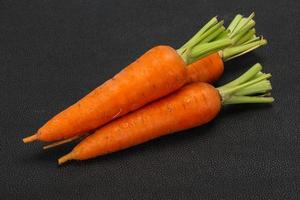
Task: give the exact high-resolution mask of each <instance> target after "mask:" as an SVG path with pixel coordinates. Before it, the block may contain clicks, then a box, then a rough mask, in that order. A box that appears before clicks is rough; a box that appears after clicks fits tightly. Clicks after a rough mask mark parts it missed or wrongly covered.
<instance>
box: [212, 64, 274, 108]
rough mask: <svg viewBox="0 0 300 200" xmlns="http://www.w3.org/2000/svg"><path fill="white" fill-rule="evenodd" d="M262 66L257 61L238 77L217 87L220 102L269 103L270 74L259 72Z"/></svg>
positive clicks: (271, 98)
mask: <svg viewBox="0 0 300 200" xmlns="http://www.w3.org/2000/svg"><path fill="white" fill-rule="evenodd" d="M261 70H262V66H261V65H260V64H259V63H257V64H255V65H253V66H252V67H251V68H250V69H249V70H248V71H247V72H245V73H244V74H243V75H241V76H240V77H239V78H237V79H235V80H233V81H231V82H229V83H227V84H226V85H223V86H221V87H219V88H217V89H218V90H219V93H220V96H221V98H222V104H223V105H226V104H240V103H271V102H273V101H274V98H273V97H271V96H270V95H271V94H270V91H271V89H272V86H271V83H270V81H269V80H268V79H269V78H270V77H271V74H265V73H262V72H261Z"/></svg>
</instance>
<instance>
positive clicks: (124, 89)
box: [23, 13, 274, 164]
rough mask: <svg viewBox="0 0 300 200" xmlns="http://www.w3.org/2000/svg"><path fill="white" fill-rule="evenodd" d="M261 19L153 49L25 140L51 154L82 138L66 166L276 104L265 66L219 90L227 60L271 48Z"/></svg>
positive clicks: (239, 20) (216, 27)
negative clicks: (231, 110) (233, 109)
mask: <svg viewBox="0 0 300 200" xmlns="http://www.w3.org/2000/svg"><path fill="white" fill-rule="evenodd" d="M253 17H254V13H252V14H251V15H250V16H249V17H244V16H242V15H240V14H238V15H236V16H235V18H234V19H233V20H232V21H231V23H230V24H229V26H228V27H227V28H225V27H224V21H223V20H221V21H220V20H218V19H217V18H216V17H214V18H212V19H211V20H210V21H209V22H208V23H206V24H205V25H204V26H203V27H202V28H201V29H200V30H199V31H198V32H197V33H196V34H195V35H194V36H193V37H192V38H191V39H190V40H188V41H187V42H186V43H185V44H184V45H182V47H180V48H179V49H177V50H176V49H174V48H172V47H170V46H165V45H160V46H156V47H153V48H152V49H150V50H149V51H147V52H146V53H145V54H143V55H142V56H141V57H139V58H138V59H137V60H136V61H134V62H133V63H131V64H130V65H128V66H127V67H125V68H124V69H123V70H122V71H121V72H119V73H118V74H116V75H115V76H114V77H113V78H111V79H109V80H107V81H106V82H105V83H103V84H102V85H100V86H99V87H97V88H96V89H94V90H93V91H91V92H90V93H89V94H88V95H86V96H85V97H83V98H82V99H80V100H79V101H78V102H76V103H75V104H73V105H71V106H70V107H68V108H67V109H65V110H63V111H62V112H60V113H58V114H57V115H56V116H54V117H53V118H52V119H50V120H49V121H48V122H47V123H46V124H44V125H43V126H42V127H41V128H40V129H38V131H37V132H36V133H35V134H34V135H32V136H29V137H26V138H24V139H23V142H24V143H28V142H33V141H36V140H39V141H44V142H54V143H52V144H50V145H47V146H45V147H44V148H45V149H46V148H51V147H55V146H57V145H61V144H63V143H67V142H70V141H72V140H75V139H78V138H80V139H81V142H80V143H79V144H78V145H77V146H75V148H74V149H73V150H72V151H71V152H70V153H68V154H66V155H65V156H63V157H61V158H60V159H59V160H58V162H59V164H62V163H64V162H66V161H68V160H85V159H90V158H94V157H97V156H101V155H105V154H108V153H112V152H115V151H119V150H122V149H125V148H129V147H132V146H134V145H138V144H141V143H144V142H146V141H149V140H152V139H154V138H157V137H160V136H163V135H167V134H171V133H175V132H178V131H182V130H185V129H189V128H193V127H196V126H200V125H202V124H205V123H208V122H209V121H211V120H212V119H214V118H215V117H216V116H217V114H218V113H219V111H220V109H221V107H222V106H224V105H227V104H240V103H271V102H273V101H274V99H273V98H272V97H271V96H270V91H271V89H272V87H271V83H270V81H269V80H268V79H269V78H270V77H271V75H270V74H265V73H263V72H262V66H261V65H260V64H255V65H254V66H252V67H251V68H250V69H249V70H248V71H246V72H245V73H244V74H243V75H241V76H240V77H239V78H237V79H235V80H233V81H232V82H230V83H228V84H226V85H223V86H221V87H218V88H215V87H214V86H212V85H211V84H212V83H213V82H214V81H216V80H218V79H219V78H220V77H221V75H222V73H223V70H224V62H225V61H227V60H230V59H233V58H236V57H239V56H241V55H243V54H245V53H248V52H250V51H252V50H254V49H256V48H258V47H260V46H263V45H265V44H266V43H267V41H266V40H265V39H264V38H263V37H262V36H256V30H255V21H254V20H253Z"/></svg>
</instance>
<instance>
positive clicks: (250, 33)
mask: <svg viewBox="0 0 300 200" xmlns="http://www.w3.org/2000/svg"><path fill="white" fill-rule="evenodd" d="M255 33H256V30H255V28H252V29H251V30H249V31H248V32H247V33H246V34H244V35H243V36H242V37H241V38H240V39H239V40H237V41H236V42H235V45H241V44H243V43H245V42H247V41H249V40H251V39H252V38H253V37H255Z"/></svg>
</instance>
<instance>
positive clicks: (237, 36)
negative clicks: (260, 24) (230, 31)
mask: <svg viewBox="0 0 300 200" xmlns="http://www.w3.org/2000/svg"><path fill="white" fill-rule="evenodd" d="M254 26H255V22H254V21H253V20H252V21H250V22H249V23H248V24H247V25H246V26H244V27H243V28H242V29H240V31H239V32H237V33H236V34H235V35H234V37H231V39H232V40H233V43H234V44H235V43H236V42H237V41H238V40H240V39H241V38H242V37H243V36H244V35H246V34H247V33H248V32H249V30H251V29H252V28H253V27H254Z"/></svg>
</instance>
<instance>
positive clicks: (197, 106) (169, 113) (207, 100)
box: [68, 83, 221, 160]
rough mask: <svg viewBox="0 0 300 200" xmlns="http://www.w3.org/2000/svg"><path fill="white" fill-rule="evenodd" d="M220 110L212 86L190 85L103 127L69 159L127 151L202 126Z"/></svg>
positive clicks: (218, 101) (79, 145) (88, 138)
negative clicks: (168, 135)
mask: <svg viewBox="0 0 300 200" xmlns="http://www.w3.org/2000/svg"><path fill="white" fill-rule="evenodd" d="M220 109H221V101H220V96H219V93H218V91H217V90H216V89H215V88H214V87H213V86H211V85H209V84H206V83H192V84H190V85H187V86H185V87H183V88H182V89H180V90H179V91H177V92H175V93H173V94H171V95H169V96H167V97H165V98H163V99H160V100H158V101H155V102H153V103H151V104H149V105H147V106H144V107H143V108H140V109H139V110H137V111H135V112H132V113H129V114H127V115H125V116H123V117H121V118H119V119H117V120H115V121H113V122H111V123H109V124H107V125H105V126H103V127H102V128H100V129H98V130H97V131H96V132H95V133H94V134H92V135H90V136H88V137H87V138H86V139H84V140H83V141H82V142H81V143H79V144H78V145H77V146H76V147H75V148H74V149H73V151H72V152H71V154H69V155H68V156H70V158H71V159H75V160H85V159H90V158H93V157H97V156H101V155H105V154H108V153H112V152H115V151H119V150H122V149H125V148H129V147H132V146H135V145H138V144H141V143H144V142H147V141H149V140H151V139H154V138H158V137H161V136H164V135H167V134H171V133H174V132H178V131H181V130H185V129H189V128H193V127H196V126H200V125H202V124H205V123H207V122H209V121H211V120H212V119H214V118H215V117H216V115H217V114H218V113H219V111H220ZM68 159H69V158H68Z"/></svg>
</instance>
